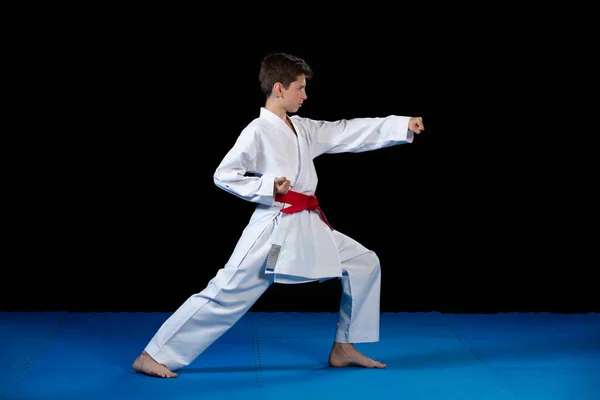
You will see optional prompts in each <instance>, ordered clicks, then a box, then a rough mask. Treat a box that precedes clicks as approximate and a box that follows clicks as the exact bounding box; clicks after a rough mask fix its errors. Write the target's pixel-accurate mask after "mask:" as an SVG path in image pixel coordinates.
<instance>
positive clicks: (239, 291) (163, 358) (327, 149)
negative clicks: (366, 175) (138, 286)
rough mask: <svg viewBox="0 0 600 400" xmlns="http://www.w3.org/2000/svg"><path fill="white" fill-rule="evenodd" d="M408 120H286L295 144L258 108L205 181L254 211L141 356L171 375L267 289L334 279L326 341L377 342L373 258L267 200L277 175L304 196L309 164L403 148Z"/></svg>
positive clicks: (311, 217)
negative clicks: (334, 311) (325, 157)
mask: <svg viewBox="0 0 600 400" xmlns="http://www.w3.org/2000/svg"><path fill="white" fill-rule="evenodd" d="M409 119H410V117H403V116H389V117H385V118H356V119H350V120H340V121H318V120H312V119H309V118H303V117H300V116H297V115H294V116H292V117H289V120H290V121H291V123H292V124H293V126H294V128H295V130H296V132H297V136H296V135H295V134H294V132H293V131H292V130H291V129H290V128H289V127H288V126H287V125H286V123H285V122H284V121H283V120H282V119H281V118H279V117H278V116H276V115H275V114H273V113H272V112H271V111H268V110H267V109H266V108H261V109H260V116H259V117H258V118H256V119H254V120H253V121H252V122H250V123H249V124H248V125H247V126H246V127H245V128H244V129H243V130H242V132H241V133H240V135H239V136H238V138H237V140H236V142H235V144H234V145H233V147H232V148H231V150H230V151H229V152H228V153H227V154H226V155H225V157H224V158H223V160H222V162H221V163H220V165H219V166H218V167H217V169H216V171H215V173H214V182H215V184H216V185H217V186H218V187H220V188H221V189H223V190H225V191H227V192H229V193H231V194H233V195H235V196H238V197H240V198H241V199H243V200H246V201H250V202H254V203H257V205H256V209H255V211H254V213H253V214H252V216H251V218H250V221H249V223H248V225H247V226H246V228H245V229H244V230H243V232H242V234H241V237H240V239H239V240H238V243H237V245H236V246H235V248H234V250H233V252H232V254H231V256H230V258H229V260H228V261H227V263H226V264H225V266H224V267H223V268H221V269H220V270H219V271H218V272H217V274H216V276H215V277H214V278H213V279H212V280H211V281H210V282H209V283H208V285H207V287H206V288H205V289H204V290H202V291H201V292H199V293H197V294H194V295H192V296H190V297H189V298H188V299H187V300H186V301H185V302H184V303H183V304H182V305H181V306H180V307H179V308H178V309H177V310H176V311H175V312H174V313H173V314H172V315H171V316H170V317H169V318H168V319H167V320H166V321H165V322H164V323H163V325H162V326H161V327H160V328H159V329H158V331H157V332H156V334H155V335H154V337H153V338H152V339H151V340H150V342H149V343H148V345H147V347H146V351H147V352H148V353H149V354H150V355H151V356H152V357H153V358H154V359H155V360H156V361H158V362H159V363H162V364H165V365H166V366H167V367H168V368H169V369H171V370H175V369H179V368H182V367H184V366H186V365H188V364H189V363H191V362H192V361H193V360H194V359H195V358H196V357H198V356H199V355H200V354H201V353H202V352H203V351H204V350H205V349H206V348H207V347H208V346H210V345H211V344H212V343H213V342H214V341H215V340H217V339H218V338H219V337H220V336H221V335H223V334H224V333H225V332H226V331H227V330H228V329H229V328H231V326H233V324H235V323H236V322H237V321H238V320H239V319H240V318H241V317H242V316H243V315H244V314H245V313H246V312H247V311H248V310H249V309H250V307H251V306H252V305H253V304H254V303H255V302H256V301H257V300H258V298H259V297H260V296H261V295H262V294H263V293H264V292H265V291H266V290H267V289H268V288H269V286H270V285H271V284H272V283H273V282H276V283H286V284H293V283H303V282H310V281H315V280H319V281H324V280H327V279H332V278H341V280H342V290H343V294H342V298H341V304H340V310H339V318H338V324H337V332H336V335H335V340H336V341H338V342H343V343H359V342H375V341H378V340H379V297H380V286H381V275H380V265H379V259H378V258H377V255H376V254H375V253H374V252H373V251H371V250H369V249H367V248H365V247H364V246H362V245H361V244H360V243H358V242H357V241H355V240H353V239H352V238H350V237H348V236H346V235H344V234H342V233H340V232H338V231H336V230H334V229H331V228H330V226H328V225H327V224H326V223H325V222H324V220H323V218H322V217H321V215H320V214H319V213H318V212H316V211H313V210H303V211H299V212H295V213H291V214H286V213H282V212H281V210H282V209H283V208H285V207H289V206H290V205H289V204H285V203H280V202H278V201H276V197H275V192H274V180H275V178H276V177H283V176H285V177H286V178H287V179H289V180H290V181H291V184H292V190H293V191H295V192H299V193H303V194H307V195H314V194H315V191H316V188H317V181H318V179H317V173H316V171H315V166H314V163H313V160H314V158H316V157H317V156H319V155H321V154H334V153H343V152H364V151H370V150H376V149H381V148H384V147H389V146H394V145H399V144H404V143H411V142H412V141H413V132H411V131H409V130H408V121H409ZM323 211H324V212H325V214H326V213H327V210H323ZM334 228H335V227H334Z"/></svg>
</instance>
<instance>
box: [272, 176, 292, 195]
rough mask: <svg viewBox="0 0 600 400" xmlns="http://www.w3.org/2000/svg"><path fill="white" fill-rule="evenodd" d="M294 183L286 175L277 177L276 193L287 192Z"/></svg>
mask: <svg viewBox="0 0 600 400" xmlns="http://www.w3.org/2000/svg"><path fill="white" fill-rule="evenodd" d="M291 185H292V183H291V182H290V181H289V180H288V179H287V178H286V177H285V176H281V177H277V178H275V193H277V194H286V193H287V192H288V190H290V188H291Z"/></svg>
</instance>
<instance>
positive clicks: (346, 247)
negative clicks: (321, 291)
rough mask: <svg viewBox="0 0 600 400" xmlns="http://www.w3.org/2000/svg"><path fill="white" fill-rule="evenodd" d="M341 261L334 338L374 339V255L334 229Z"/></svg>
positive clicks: (377, 278)
mask: <svg viewBox="0 0 600 400" xmlns="http://www.w3.org/2000/svg"><path fill="white" fill-rule="evenodd" d="M334 239H335V241H336V244H337V246H338V250H339V254H340V261H341V264H342V298H341V301H340V310H339V317H338V323H337V331H336V335H335V341H336V342H340V343H361V342H377V341H378V340H379V310H380V294H381V268H380V263H379V258H378V257H377V255H376V254H375V253H374V252H373V251H371V250H369V249H367V248H365V247H364V246H363V245H361V244H360V243H358V242H357V241H356V240H354V239H352V238H350V237H348V236H346V235H344V234H342V233H340V232H337V231H334Z"/></svg>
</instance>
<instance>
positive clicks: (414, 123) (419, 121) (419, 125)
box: [408, 117, 425, 135]
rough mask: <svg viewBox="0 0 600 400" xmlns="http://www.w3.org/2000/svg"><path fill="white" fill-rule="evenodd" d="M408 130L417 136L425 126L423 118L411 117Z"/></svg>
mask: <svg viewBox="0 0 600 400" xmlns="http://www.w3.org/2000/svg"><path fill="white" fill-rule="evenodd" d="M408 129H409V130H411V131H413V132H414V133H416V134H417V135H418V134H419V133H421V132H423V131H424V130H425V125H423V118H421V117H412V118H411V119H410V120H409V121H408Z"/></svg>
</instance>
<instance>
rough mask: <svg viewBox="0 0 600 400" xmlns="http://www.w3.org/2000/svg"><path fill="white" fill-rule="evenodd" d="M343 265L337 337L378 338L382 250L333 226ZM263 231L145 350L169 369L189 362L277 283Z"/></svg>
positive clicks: (353, 340)
mask: <svg viewBox="0 0 600 400" xmlns="http://www.w3.org/2000/svg"><path fill="white" fill-rule="evenodd" d="M332 234H333V237H334V239H335V242H336V245H337V247H338V251H339V255H340V262H341V267H342V277H341V280H342V298H341V301H340V309H339V316H338V322H337V330H336V334H335V338H334V340H335V341H336V342H340V343H361V342H376V341H378V340H379V298H380V288H381V270H380V264H379V259H378V257H377V255H376V254H375V253H374V252H373V251H370V250H368V249H366V248H365V247H364V246H362V245H361V244H360V243H358V242H356V241H355V240H354V239H351V238H350V237H348V236H346V235H344V234H342V233H340V232H337V231H332ZM268 236H269V235H263V236H262V237H261V238H259V239H258V242H257V243H255V245H254V246H253V248H252V250H251V251H250V252H249V253H248V254H247V255H246V257H245V258H244V259H243V260H242V261H241V262H240V264H239V265H238V266H236V267H234V266H232V265H230V264H226V265H225V267H224V268H221V269H220V270H219V271H218V272H217V274H216V276H215V277H214V278H213V279H211V280H210V282H209V283H208V285H207V287H206V288H205V289H204V290H202V291H201V292H200V293H197V294H194V295H192V296H190V297H189V298H188V299H187V300H186V301H185V302H184V303H183V304H182V305H181V306H180V307H179V308H178V309H177V310H176V311H175V312H174V313H173V314H172V315H171V316H170V317H169V318H168V319H167V320H166V321H165V322H164V323H163V324H162V326H161V327H160V328H159V329H158V331H157V332H156V333H155V335H154V336H153V338H152V339H151V340H150V342H149V343H148V345H147V346H146V349H145V350H146V352H148V354H150V356H152V358H154V359H155V360H156V361H157V362H159V363H161V364H164V365H165V366H166V367H167V368H169V369H170V370H172V371H173V370H176V369H180V368H182V367H185V366H187V365H189V364H190V363H191V362H192V361H194V359H196V358H197V357H198V356H199V355H200V354H201V353H202V352H203V351H204V350H205V349H206V348H208V346H210V345H211V344H212V343H213V342H215V341H216V340H217V339H218V338H219V337H221V336H222V335H223V334H224V333H225V332H227V330H228V329H229V328H231V327H232V326H233V325H234V324H235V323H236V322H237V321H238V320H239V319H240V318H241V317H242V316H243V315H244V314H245V313H246V312H247V311H248V310H249V309H250V307H251V306H252V305H253V304H254V303H255V302H256V301H257V300H258V299H259V297H260V296H261V295H262V294H263V293H264V292H265V291H266V290H267V289H268V288H269V286H271V284H272V283H273V276H274V275H273V274H266V273H265V271H264V269H265V263H266V260H267V255H268V252H269V250H270V245H269V244H268V243H259V242H260V241H261V240H262V241H265V242H266V241H267V240H268Z"/></svg>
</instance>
